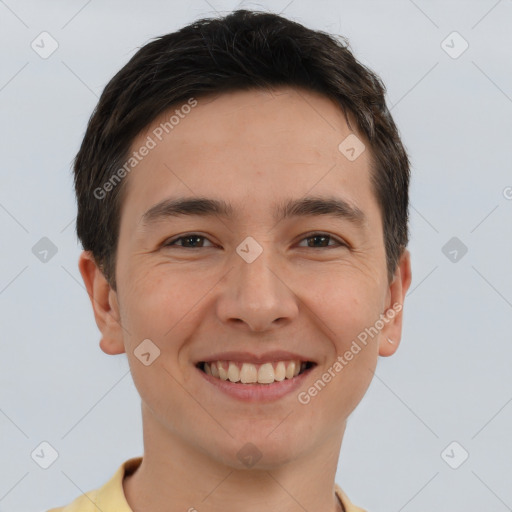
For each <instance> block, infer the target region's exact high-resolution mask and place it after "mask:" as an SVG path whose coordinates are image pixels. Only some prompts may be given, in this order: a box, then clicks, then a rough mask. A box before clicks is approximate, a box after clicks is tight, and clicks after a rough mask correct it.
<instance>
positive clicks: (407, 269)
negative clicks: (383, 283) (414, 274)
mask: <svg viewBox="0 0 512 512" xmlns="http://www.w3.org/2000/svg"><path fill="white" fill-rule="evenodd" d="M410 284H411V255H410V252H409V251H408V250H407V249H405V250H404V252H403V253H402V256H401V258H400V261H399V263H398V265H397V268H396V271H395V276H394V279H393V281H392V283H391V284H390V285H389V293H388V294H389V304H388V309H387V310H386V311H385V312H384V316H385V318H386V322H385V325H384V327H383V329H382V331H381V333H380V339H379V355H380V356H383V357H388V356H391V355H393V354H394V353H395V352H396V351H397V349H398V346H399V344H400V340H401V337H402V318H403V305H404V301H405V295H406V293H407V290H408V289H409V286H410Z"/></svg>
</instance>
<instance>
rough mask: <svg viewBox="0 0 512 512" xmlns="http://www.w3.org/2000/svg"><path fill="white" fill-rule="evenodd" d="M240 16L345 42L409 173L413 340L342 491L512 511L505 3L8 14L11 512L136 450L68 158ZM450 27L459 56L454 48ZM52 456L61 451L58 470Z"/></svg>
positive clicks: (365, 420) (227, 3)
mask: <svg viewBox="0 0 512 512" xmlns="http://www.w3.org/2000/svg"><path fill="white" fill-rule="evenodd" d="M238 5H242V6H245V7H247V8H256V9H258V10H272V11H274V12H281V11H283V14H284V15H286V16H287V17H290V18H292V19H294V20H296V21H299V22H302V23H304V24H306V25H307V26H309V27H311V28H316V29H321V30H324V31H327V32H335V33H339V34H342V35H344V36H347V37H348V38H349V40H350V43H351V46H352V49H353V50H354V52H355V54H356V56H357V58H359V59H360V60H361V61H362V62H363V63H365V64H367V65H368V66H370V67H371V68H372V69H373V70H374V71H376V72H377V73H378V74H379V75H380V76H381V77H382V79H383V80H384V82H385V84H386V86H387V89H388V100H389V104H390V107H392V114H393V116H394V118H395V121H396V123H397V125H398V127H399V129H400V131H401V134H402V137H403V140H404V143H405V145H406V147H407V149H408V151H409V153H410V156H411V160H412V165H413V168H412V171H413V178H412V184H411V235H412V238H411V243H410V250H411V252H412V263H413V283H412V286H411V288H410V291H409V293H408V296H407V299H406V302H405V309H404V314H405V326H404V333H403V340H402V344H401V346H400V348H399V351H398V352H397V353H396V354H395V355H394V356H393V357H390V358H386V359H380V361H379V364H378V367H377V372H376V377H375V378H374V380H373V382H372V385H371V387H370V389H369V391H368V393H367V395H366V396H365V398H364V399H363V401H362V403H361V404H360V406H359V407H358V409H357V410H356V411H355V412H354V414H353V415H352V416H351V418H350V419H349V424H348V428H347V432H346V435H345V439H344V444H343V448H342V452H341V458H340V465H339V471H338V474H337V481H338V482H339V483H340V484H341V485H342V487H343V489H344V490H345V491H346V492H347V493H348V495H349V497H350V498H351V500H352V501H353V502H354V503H355V504H357V505H360V506H362V507H365V508H367V509H368V510H369V511H371V512H384V511H385V512H390V511H396V512H399V511H406V512H420V511H422V512H423V511H426V510H436V512H443V511H450V512H455V511H465V512H467V511H474V512H476V511H480V510H485V511H490V510H492V511H496V512H501V511H506V510H512V486H511V485H510V483H511V481H512V441H511V438H510V432H511V431H512V429H511V426H512V403H511V401H512V378H511V361H512V343H511V342H512V336H511V329H512V314H511V313H512V272H511V264H512V237H511V235H512V200H510V199H511V197H512V188H510V187H512V160H511V135H512V99H511V98H512V64H511V62H512V30H511V29H512V1H511V0H501V1H495V0H481V1H475V0H473V1H467V0H464V1H449V2H447V1H426V0H415V1H414V2H413V1H412V0H396V1H386V2H378V1H369V0H365V1H348V0H346V1H342V2H340V1H335V0H331V1H312V0H292V1H291V2H290V1H289V0H276V1H274V2H269V1H267V2H261V3H249V2H242V3H241V4H239V3H237V2H235V1H233V0H208V1H206V0H194V1H191V2H188V3H187V5H185V2H183V3H181V2H180V3H178V2H177V1H157V0H152V1H148V2H135V1H133V0H132V1H127V0H124V1H120V0H114V1H109V2H100V1H99V0H92V1H82V0H76V1H64V0H62V1H45V2H36V1H23V0H20V1H15V0H5V1H2V0H0V53H1V62H2V64H1V66H0V112H1V128H0V141H1V147H2V150H1V153H0V155H1V159H0V172H1V179H0V227H1V233H2V242H1V249H2V250H1V251H0V258H1V268H0V311H1V326H2V336H1V352H0V354H1V357H0V443H1V446H0V448H1V455H2V459H3V460H2V464H1V469H0V510H1V511H10V512H21V511H24V512H25V511H30V510H33V511H39V510H43V509H46V508H49V507H53V506H57V505H64V504H66V503H68V502H70V501H71V500H72V499H74V498H75V497H76V496H77V495H79V494H80V493H81V492H85V491H88V490H91V489H93V488H97V487H99V486H100V485H102V484H103V483H105V482H106V481H107V480H108V479H109V478H110V477H111V476H112V475H113V473H114V471H115V470H116V469H117V467H118V466H119V465H120V464H121V462H123V461H124V460H126V459H128V458H130V457H133V456H137V455H141V454H142V428H141V420H140V399H139V396H138V394H137V392H136V390H135V387H134V385H133V382H132V379H131V376H130V374H129V372H128V364H127V361H126V355H125V354H123V355H118V356H107V355H106V354H104V353H103V352H102V351H101V350H100V348H99V346H98V341H99V334H98V331H97V328H96V325H95V323H94V320H93V315H92V311H91V307H90V304H89V299H88V297H87V295H86V293H85V291H84V288H83V286H82V281H81V277H80V274H79V272H78V268H77V260H78V256H79V252H80V247H79V246H78V244H77V241H76V237H75V233H74V218H75V215H76V207H75V199H74V195H73V189H72V178H71V171H70V166H71V161H72V159H73V157H74V155H75V153H76V151H77V149H78V145H79V143H80V141H81V138H82V136H83V133H84V129H85V126H86V122H87V120H88V118H89V116H90V114H91V113H92V110H93V108H94V106H95V105H96V103H97V100H98V96H99V95H100V93H101V91H102V89H103V87H104V86H105V84H106V83H107V81H108V80H109V79H110V78H111V77H112V76H113V75H114V73H115V72H117V71H118V69H120V68H121V67H122V66H123V65H124V64H125V63H126V62H127V60H128V59H129V58H130V57H131V56H132V55H133V53H134V52H135V51H136V49H137V48H138V47H140V46H142V45H143V44H144V43H146V42H148V41H149V39H150V38H152V37H155V36H158V35H161V34H164V33H168V32H171V31H174V30H175V29H178V28H179V27H181V26H183V25H184V24H187V23H189V22H191V21H192V20H194V19H196V18H197V17H200V16H201V17H203V16H210V15H215V14H216V11H218V12H219V13H225V12H226V11H230V10H232V9H233V8H235V7H236V6H238ZM42 31H47V32H49V33H50V34H51V35H52V37H53V38H55V40H56V41H57V42H58V44H59V47H58V49H57V50H56V51H55V53H53V54H52V55H51V56H50V57H49V58H47V59H42V58H41V57H40V56H39V55H38V54H37V53H36V52H35V51H33V49H32V48H31V46H30V45H31V42H32V41H33V40H34V39H35V38H36V37H37V36H38V35H39V34H40V33H41V32H42ZM453 31H457V32H458V33H459V34H460V35H461V36H462V37H463V38H464V39H465V40H466V41H467V42H468V43H469V48H468V49H467V50H466V51H465V52H464V53H463V54H462V55H460V56H459V57H458V58H452V57H451V56H450V55H448V53H446V51H445V50H444V49H443V47H442V46H441V43H442V41H443V40H445V39H446V38H447V36H449V35H450V34H451V33H452V32H453ZM453 37H454V36H451V38H449V39H448V40H447V43H445V45H446V44H448V45H450V46H452V47H453V48H452V49H451V50H450V51H451V52H452V54H453V52H456V51H457V50H459V49H460V48H462V46H461V44H462V42H461V40H459V39H457V38H456V37H457V36H455V39H454V38H453ZM507 187H508V188H507ZM42 237H48V238H49V239H50V240H51V241H52V242H53V243H54V244H55V245H56V247H57V249H58V252H57V254H56V255H55V256H53V257H52V258H51V259H49V261H47V262H46V263H43V262H41V261H40V260H39V259H38V258H36V256H35V255H34V254H33V253H32V247H33V246H34V245H35V244H36V243H37V242H38V241H39V240H40V239H41V238H42ZM452 237H457V238H458V239H460V241H461V242H463V243H464V244H465V245H466V246H467V248H468V252H467V254H465V255H464V256H463V257H462V258H460V259H459V260H458V261H457V262H452V261H450V260H449V259H448V258H447V257H446V256H445V254H444V253H443V252H442V247H443V246H444V245H445V244H446V243H447V242H448V240H450V239H451V238H452ZM43 441H47V442H48V443H50V444H51V445H52V446H53V447H54V448H55V449H56V450H57V451H58V454H59V457H58V458H57V460H56V461H55V462H54V463H53V464H52V465H51V466H50V467H49V468H48V469H46V470H44V469H42V468H41V467H39V466H38V465H37V464H36V463H35V462H34V460H33V459H32V458H31V453H32V452H33V450H34V449H35V448H36V447H38V446H39V444H40V443H41V442H43ZM452 441H457V442H458V443H459V444H460V446H462V447H463V449H464V450H466V451H467V452H468V453H469V458H468V459H467V460H466V461H465V462H464V463H463V464H462V465H461V466H460V467H459V468H458V469H452V468H451V467H449V465H448V464H447V463H446V462H445V460H444V459H443V457H442V456H441V453H442V452H443V450H444V449H445V448H446V447H447V446H448V445H449V444H450V443H451V442H452ZM461 453H462V452H461V448H458V447H457V448H456V449H455V450H454V451H453V452H452V451H450V450H448V457H446V456H445V459H446V460H449V461H450V462H451V463H452V465H454V463H456V462H458V461H460V457H461ZM309 512H317V511H309Z"/></svg>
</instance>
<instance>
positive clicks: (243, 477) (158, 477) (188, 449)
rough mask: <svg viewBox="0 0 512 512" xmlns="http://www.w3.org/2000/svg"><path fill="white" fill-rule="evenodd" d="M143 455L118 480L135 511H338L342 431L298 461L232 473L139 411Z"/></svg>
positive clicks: (228, 467) (225, 466)
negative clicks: (129, 472)
mask: <svg viewBox="0 0 512 512" xmlns="http://www.w3.org/2000/svg"><path fill="white" fill-rule="evenodd" d="M143 425H144V457H143V460H142V463H141V465H140V466H139V468H138V469H137V470H136V471H135V472H134V473H133V474H132V475H129V476H127V477H126V478H125V479H124V481H123V487H124V493H125V496H126V499H127V501H128V504H129V505H130V508H131V509H132V510H133V511H134V512H146V511H149V510H158V511H161V512H178V511H180V512H182V511H188V512H202V511H208V512H235V511H236V512H239V511H240V510H244V512H256V511H258V512H259V511H261V510H262V509H266V510H279V511H280V512H299V511H300V512H303V511H304V510H322V511H325V512H340V511H342V510H343V507H342V505H341V503H340V501H339V499H338V498H337V497H336V495H335V491H334V480H335V476H336V469H337V463H338V454H339V451H340V447H341V441H342V438H343V432H341V433H340V432H339V430H338V431H337V432H335V433H333V436H332V438H330V439H325V440H323V442H322V444H320V445H318V446H315V447H314V448H312V449H311V450H310V451H309V452H307V453H305V454H302V455H301V456H300V457H298V458H296V459H293V460H290V461H287V462H285V463H284V464H275V465H274V466H269V467H265V468H262V469H237V468H234V467H232V466H230V465H229V464H227V463H224V462H222V461H219V460H216V459H214V458H213V457H212V456H211V455H209V454H205V453H204V452H201V451H199V450H197V448H195V447H194V446H190V444H188V443H187V442H186V441H184V440H183V439H181V438H177V437H176V436H175V435H174V434H173V433H172V432H169V431H168V430H167V429H165V428H164V427H163V426H162V425H161V424H160V423H159V422H157V421H156V420H155V418H154V417H153V416H151V415H150V413H149V412H148V411H147V410H145V409H144V407H143Z"/></svg>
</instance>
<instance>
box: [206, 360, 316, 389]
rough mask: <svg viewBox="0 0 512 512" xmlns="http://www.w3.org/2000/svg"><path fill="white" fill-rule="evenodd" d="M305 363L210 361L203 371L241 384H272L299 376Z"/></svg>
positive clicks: (297, 361)
mask: <svg viewBox="0 0 512 512" xmlns="http://www.w3.org/2000/svg"><path fill="white" fill-rule="evenodd" d="M305 367H306V363H302V365H301V362H300V361H299V360H296V361H276V362H274V363H263V364H260V365H256V364H252V363H236V362H234V361H211V362H209V363H204V371H205V372H206V373H207V374H208V375H211V376H212V377H216V378H219V379H222V380H229V381H231V382H242V383H243V384H251V383H256V382H257V383H259V384H272V382H274V381H282V380H284V379H291V378H293V377H295V376H296V375H298V374H299V372H300V371H301V369H302V370H303V369H304V368H305Z"/></svg>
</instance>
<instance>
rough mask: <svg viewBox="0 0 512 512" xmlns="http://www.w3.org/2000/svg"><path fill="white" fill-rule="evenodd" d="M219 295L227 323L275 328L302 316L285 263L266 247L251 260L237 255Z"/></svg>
mask: <svg viewBox="0 0 512 512" xmlns="http://www.w3.org/2000/svg"><path fill="white" fill-rule="evenodd" d="M233 264H234V268H232V270H231V271H230V272H228V274H227V276H226V279H225V281H224V283H223V289H222V293H220V294H219V296H218V303H217V314H218V317H219V319H220V320H221V321H222V322H223V323H230V324H232V326H239V328H241V329H246V330H250V331H255V332H258V331H267V330H273V329H275V328H277V327H279V326H284V325H287V324H289V323H290V322H292V321H293V320H294V319H295V318H296V317H297V315H298V311H299V308H298V300H297V297H296V296H295V294H294V292H293V290H292V289H291V283H290V282H287V281H290V279H289V277H288V278H287V275H286V272H285V271H284V268H283V265H282V264H281V265H278V263H277V261H276V258H273V257H272V254H271V250H270V249H268V248H265V249H264V250H263V252H262V253H261V254H260V255H259V256H258V257H257V258H256V259H255V260H254V261H252V262H251V263H248V262H247V261H245V260H244V259H243V258H241V257H240V256H239V255H238V254H236V253H235V254H234V255H233Z"/></svg>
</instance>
